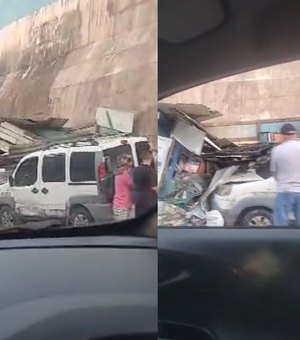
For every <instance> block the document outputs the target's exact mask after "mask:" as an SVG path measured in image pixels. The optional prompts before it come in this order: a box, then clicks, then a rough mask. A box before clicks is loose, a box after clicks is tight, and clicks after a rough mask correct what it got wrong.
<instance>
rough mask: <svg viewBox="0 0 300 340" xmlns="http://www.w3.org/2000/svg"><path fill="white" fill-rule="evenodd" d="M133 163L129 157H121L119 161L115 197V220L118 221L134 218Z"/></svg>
mask: <svg viewBox="0 0 300 340" xmlns="http://www.w3.org/2000/svg"><path fill="white" fill-rule="evenodd" d="M132 166H133V161H132V157H131V156H129V155H123V156H120V158H119V160H118V171H117V174H116V176H115V195H114V200H113V212H114V218H115V220H117V221H123V220H127V219H129V218H132V217H133V216H132V210H133V203H132V199H131V191H132V187H133V181H132V177H131V175H130V170H131V169H132Z"/></svg>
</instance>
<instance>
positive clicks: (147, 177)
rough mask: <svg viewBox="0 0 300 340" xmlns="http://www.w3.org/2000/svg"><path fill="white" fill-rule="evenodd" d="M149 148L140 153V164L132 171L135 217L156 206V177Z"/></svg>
mask: <svg viewBox="0 0 300 340" xmlns="http://www.w3.org/2000/svg"><path fill="white" fill-rule="evenodd" d="M153 161H154V159H153V155H152V152H151V151H150V150H144V151H143V152H142V153H141V164H140V165H139V166H138V167H136V168H135V169H134V171H133V183H134V188H133V192H132V197H133V203H134V205H135V214H136V217H139V216H141V215H143V214H145V213H147V212H148V211H149V210H151V209H153V208H155V207H156V206H157V178H156V172H155V168H154V166H153V164H154V163H153Z"/></svg>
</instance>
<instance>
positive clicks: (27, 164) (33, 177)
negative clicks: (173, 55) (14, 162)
mask: <svg viewBox="0 0 300 340" xmlns="http://www.w3.org/2000/svg"><path fill="white" fill-rule="evenodd" d="M37 166H38V157H32V158H29V159H26V160H25V161H24V162H23V163H22V164H21V165H20V167H19V168H18V170H17V172H16V175H15V186H16V187H23V186H30V185H33V184H34V183H35V182H36V181H37Z"/></svg>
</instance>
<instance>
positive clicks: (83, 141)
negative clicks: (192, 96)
mask: <svg viewBox="0 0 300 340" xmlns="http://www.w3.org/2000/svg"><path fill="white" fill-rule="evenodd" d="M156 12H157V8H156V1H154V0H153V1H152V0H151V1H142V2H140V1H138V2H135V3H134V4H132V5H130V6H128V5H126V3H123V2H122V1H113V0H112V1H102V0H70V1H67V2H62V1H55V0H28V1H24V0H13V1H9V2H5V3H3V4H2V10H1V13H0V36H1V42H0V51H1V54H0V73H1V82H0V89H1V91H0V104H1V113H0V116H1V117H0V118H1V119H0V232H5V233H6V232H9V231H16V230H20V229H22V228H23V229H33V230H39V229H43V228H49V227H50V228H51V227H56V228H57V227H61V228H62V229H65V228H86V227H89V226H101V225H104V224H105V225H118V224H120V223H121V222H123V221H124V220H128V219H136V218H137V217H140V216H144V215H147V214H148V213H149V212H151V211H152V212H153V213H154V214H155V209H156V205H157V189H156V188H157V179H156V145H157V137H156V133H155V131H156V125H157V111H156V109H155V107H156V96H157V86H156V83H157V75H156V72H157V71H156V70H157V36H156V26H157V24H156V16H157V15H156ZM146 13H147V14H146ZM11 37H14V38H13V39H12V38H11ZM112 230H113V229H112ZM114 231H115V229H114ZM99 233H101V229H100V228H99Z"/></svg>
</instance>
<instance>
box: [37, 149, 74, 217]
mask: <svg viewBox="0 0 300 340" xmlns="http://www.w3.org/2000/svg"><path fill="white" fill-rule="evenodd" d="M66 158H67V155H66V152H65V151H61V150H51V151H49V152H46V153H44V154H43V155H42V157H41V163H42V166H41V185H40V188H41V189H40V199H41V203H40V204H41V206H42V210H43V214H44V215H45V216H46V217H51V218H62V217H64V216H65V204H66V200H67V199H68V197H69V191H68V184H67V178H66V173H67V171H66V164H67V159H66Z"/></svg>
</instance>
